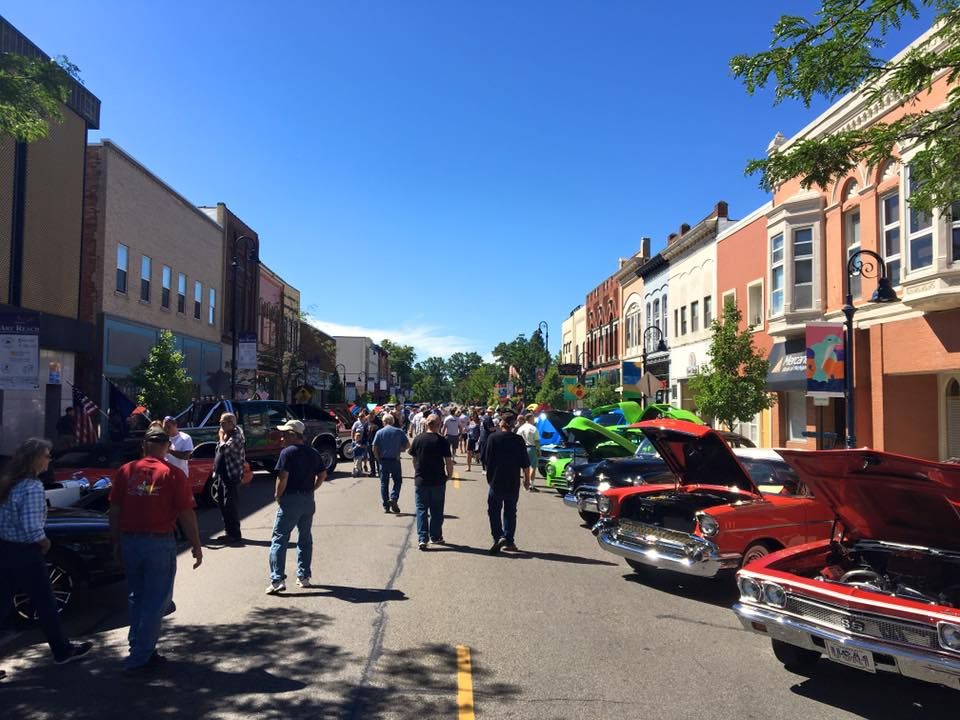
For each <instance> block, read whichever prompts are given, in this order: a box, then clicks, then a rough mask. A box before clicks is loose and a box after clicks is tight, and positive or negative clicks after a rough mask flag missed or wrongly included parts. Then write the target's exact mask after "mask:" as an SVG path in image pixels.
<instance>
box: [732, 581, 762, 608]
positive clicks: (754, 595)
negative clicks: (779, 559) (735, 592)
mask: <svg viewBox="0 0 960 720" xmlns="http://www.w3.org/2000/svg"><path fill="white" fill-rule="evenodd" d="M737 587H738V588H739V589H740V599H741V600H746V601H748V602H755V603H758V602H760V598H761V597H762V595H763V589H762V588H761V587H760V583H759V582H757V581H756V580H754V579H753V578H752V577H747V576H742V577H740V578H739V579H738V580H737Z"/></svg>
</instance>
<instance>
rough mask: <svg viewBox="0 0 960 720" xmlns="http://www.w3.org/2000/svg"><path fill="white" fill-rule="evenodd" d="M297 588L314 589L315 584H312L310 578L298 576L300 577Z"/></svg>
mask: <svg viewBox="0 0 960 720" xmlns="http://www.w3.org/2000/svg"><path fill="white" fill-rule="evenodd" d="M297 587H302V588H310V587H313V583H312V582H310V578H309V577H300V576H299V575H298V576H297Z"/></svg>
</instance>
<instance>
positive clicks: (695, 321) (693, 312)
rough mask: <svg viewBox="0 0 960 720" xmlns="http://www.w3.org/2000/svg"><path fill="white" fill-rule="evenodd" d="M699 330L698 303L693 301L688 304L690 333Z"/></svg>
mask: <svg viewBox="0 0 960 720" xmlns="http://www.w3.org/2000/svg"><path fill="white" fill-rule="evenodd" d="M699 329H700V303H699V302H697V301H696V300H694V301H693V302H692V303H690V332H696V331H697V330H699Z"/></svg>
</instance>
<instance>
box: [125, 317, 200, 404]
mask: <svg viewBox="0 0 960 720" xmlns="http://www.w3.org/2000/svg"><path fill="white" fill-rule="evenodd" d="M130 380H131V382H133V384H134V385H135V386H136V388H137V402H138V403H140V404H141V405H143V406H144V407H145V408H147V410H149V411H150V415H151V417H154V418H162V417H163V416H164V415H178V414H179V413H180V412H182V411H183V410H184V408H186V407H187V405H188V404H189V403H190V400H191V398H192V397H193V380H192V379H191V378H190V376H189V375H187V369H186V367H185V366H184V363H183V353H182V352H180V351H179V350H177V346H176V344H175V341H174V339H173V333H172V332H170V331H169V330H162V331H161V332H160V337H159V338H157V343H156V345H154V346H153V347H152V348H150V353H149V354H148V355H147V357H146V359H145V360H144V361H143V362H142V363H140V364H139V365H137V367H135V368H134V369H133V371H132V372H131V373H130Z"/></svg>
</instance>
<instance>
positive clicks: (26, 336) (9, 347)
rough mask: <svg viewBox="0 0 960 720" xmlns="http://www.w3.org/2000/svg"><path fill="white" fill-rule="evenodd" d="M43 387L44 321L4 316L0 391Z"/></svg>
mask: <svg viewBox="0 0 960 720" xmlns="http://www.w3.org/2000/svg"><path fill="white" fill-rule="evenodd" d="M38 387H40V318H39V316H38V315H36V314H31V313H0V390H35V389H37V388H38Z"/></svg>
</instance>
